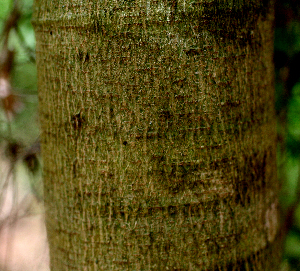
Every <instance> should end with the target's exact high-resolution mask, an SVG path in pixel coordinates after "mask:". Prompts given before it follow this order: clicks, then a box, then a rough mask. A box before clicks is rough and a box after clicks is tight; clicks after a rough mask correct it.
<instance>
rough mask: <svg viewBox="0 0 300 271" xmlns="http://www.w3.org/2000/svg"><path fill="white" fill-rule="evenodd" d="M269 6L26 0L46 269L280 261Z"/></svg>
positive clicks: (258, 266)
mask: <svg viewBox="0 0 300 271" xmlns="http://www.w3.org/2000/svg"><path fill="white" fill-rule="evenodd" d="M272 23H273V7H272V2H270V1H261V0H248V1H238V0H235V1H233V0H215V1H204V0H202V1H201V0H198V1H192V0H132V1H129V0H127V1H125V0H122V1H121V0H115V1H111V0H97V1H96V0H94V1H92V0H89V1H88V0H87V1H79V0H64V1H53V0H36V2H35V10H34V19H33V24H34V26H35V31H36V38H37V47H36V48H37V49H36V50H37V62H38V82H39V98H40V121H41V127H42V153H43V157H44V182H45V188H44V189H45V204H46V220H47V229H48V237H49V242H50V249H51V267H52V270H276V269H278V262H279V261H280V256H279V255H280V251H279V250H280V249H279V247H280V241H279V223H278V201H277V190H278V183H277V178H276V162H275V160H276V159H275V153H276V148H275V138H276V136H275V118H274V109H273V106H274V105H273V102H274V98H273V88H274V86H273V84H274V83H273V81H274V80H273V66H272V47H273V33H272Z"/></svg>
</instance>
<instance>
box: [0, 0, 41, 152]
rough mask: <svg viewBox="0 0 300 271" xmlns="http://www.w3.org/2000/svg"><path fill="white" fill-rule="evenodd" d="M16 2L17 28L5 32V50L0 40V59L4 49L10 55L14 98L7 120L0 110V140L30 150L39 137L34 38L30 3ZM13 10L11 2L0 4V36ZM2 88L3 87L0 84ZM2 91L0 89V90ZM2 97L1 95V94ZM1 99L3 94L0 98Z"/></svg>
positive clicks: (29, 1)
mask: <svg viewBox="0 0 300 271" xmlns="http://www.w3.org/2000/svg"><path fill="white" fill-rule="evenodd" d="M15 2H17V3H18V5H17V9H18V12H19V14H18V19H17V21H16V25H14V26H13V27H11V29H10V30H9V33H8V41H7V48H5V38H4V37H3V35H2V36H1V40H0V58H1V57H2V59H3V57H4V54H5V50H6V49H7V50H9V51H11V52H13V58H12V63H11V64H12V70H11V71H10V72H9V78H7V80H8V81H9V83H10V85H11V89H10V91H11V94H12V95H13V97H14V99H11V100H10V101H7V103H8V107H11V108H13V109H12V111H13V112H12V113H11V114H10V116H9V117H8V118H7V113H8V112H5V110H7V107H5V106H3V101H2V106H1V109H0V141H3V140H4V139H5V140H9V141H11V142H12V141H14V142H19V143H20V144H22V145H23V146H24V147H29V146H30V145H31V144H32V143H33V142H34V141H35V140H36V139H37V137H38V135H39V130H38V125H37V104H38V99H37V83H36V65H35V60H34V58H35V53H34V50H35V36H34V31H33V28H32V25H31V23H30V19H31V15H32V3H33V0H22V1H15ZM13 8H14V2H13V1H11V0H1V1H0V33H2V34H3V31H4V28H5V26H6V25H7V19H8V18H9V17H10V14H11V12H12V10H13ZM2 87H3V85H2ZM0 88H1V87H0ZM0 96H1V94H0ZM2 96H3V95H2Z"/></svg>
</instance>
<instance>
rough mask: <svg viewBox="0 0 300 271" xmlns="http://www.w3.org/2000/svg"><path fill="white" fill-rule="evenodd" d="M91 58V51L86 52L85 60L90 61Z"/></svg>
mask: <svg viewBox="0 0 300 271" xmlns="http://www.w3.org/2000/svg"><path fill="white" fill-rule="evenodd" d="M89 60H90V55H89V53H86V55H85V59H84V62H88V61H89Z"/></svg>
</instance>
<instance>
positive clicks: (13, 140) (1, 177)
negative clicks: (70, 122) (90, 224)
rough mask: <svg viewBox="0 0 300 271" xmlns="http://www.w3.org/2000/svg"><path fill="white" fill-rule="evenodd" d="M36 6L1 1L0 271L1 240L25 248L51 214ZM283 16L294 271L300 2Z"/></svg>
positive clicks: (283, 170) (281, 113)
mask: <svg viewBox="0 0 300 271" xmlns="http://www.w3.org/2000/svg"><path fill="white" fill-rule="evenodd" d="M32 4H33V0H19V1H16V0H14V1H13V0H0V100H1V102H0V155H1V156H0V190H1V193H0V267H1V266H2V265H3V263H1V261H5V259H4V258H5V257H4V256H3V251H2V252H1V249H2V250H3V249H5V250H7V249H8V248H7V247H3V245H2V246H1V238H8V237H9V236H12V235H14V242H17V241H18V238H21V237H20V235H19V234H18V233H16V232H15V233H14V231H17V230H20V227H22V226H20V225H18V226H16V225H17V223H18V221H19V220H20V219H22V218H24V217H29V216H34V215H36V214H38V215H40V214H41V215H42V213H43V205H42V195H43V192H42V181H41V180H42V179H41V165H42V161H41V157H40V149H39V143H38V140H39V139H38V138H39V116H38V95H37V79H36V77H37V76H36V63H35V36H34V30H33V27H32V25H31V23H30V20H31V16H32ZM275 10H276V15H275V39H274V63H275V72H276V77H275V78H276V84H275V90H276V112H277V120H278V122H277V123H278V125H277V127H278V155H277V164H278V178H279V179H280V182H281V184H282V189H281V197H280V198H281V206H282V213H283V217H284V219H285V222H284V225H285V229H286V230H287V231H288V234H287V237H286V241H285V248H284V261H285V268H286V270H300V4H299V0H277V1H276V6H275ZM270 50H273V48H270ZM41 217H42V216H41ZM8 228H10V230H7V229H8ZM31 228H32V227H31ZM33 228H34V227H33ZM4 232H5V234H6V235H7V236H6V237H5V234H4ZM28 234H29V232H26V235H27V237H28ZM43 234H44V232H43V231H41V236H40V237H41V238H43V237H44V235H43ZM7 240H8V239H7ZM2 244H3V242H2ZM11 249H14V247H11ZM6 252H7V251H6ZM45 253H47V252H45ZM6 254H7V253H6ZM24 255H25V256H24V257H26V253H25V252H24ZM27 260H30V257H28V259H27ZM3 266H4V265H3Z"/></svg>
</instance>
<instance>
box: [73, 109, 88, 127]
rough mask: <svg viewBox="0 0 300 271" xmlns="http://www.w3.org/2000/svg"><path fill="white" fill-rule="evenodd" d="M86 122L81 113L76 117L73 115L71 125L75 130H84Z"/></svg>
mask: <svg viewBox="0 0 300 271" xmlns="http://www.w3.org/2000/svg"><path fill="white" fill-rule="evenodd" d="M84 122H85V119H84V117H83V115H82V113H81V112H80V113H78V114H76V115H73V116H72V118H71V123H72V126H73V128H74V129H75V130H80V129H81V128H82V126H83V124H84Z"/></svg>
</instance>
